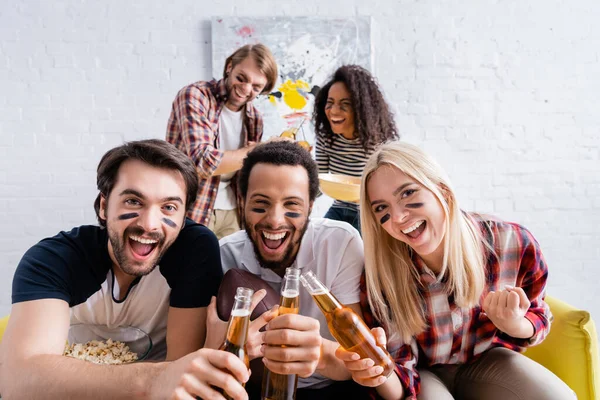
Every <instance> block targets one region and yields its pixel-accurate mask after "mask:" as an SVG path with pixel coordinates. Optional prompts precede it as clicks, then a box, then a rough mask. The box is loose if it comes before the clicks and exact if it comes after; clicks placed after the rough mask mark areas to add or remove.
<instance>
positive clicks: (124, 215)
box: [118, 213, 140, 220]
mask: <svg viewBox="0 0 600 400" xmlns="http://www.w3.org/2000/svg"><path fill="white" fill-rule="evenodd" d="M139 216H140V214H138V213H129V214H122V215H119V217H118V218H119V219H120V220H125V219H132V218H137V217H139Z"/></svg>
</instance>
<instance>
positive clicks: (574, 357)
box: [525, 296, 600, 400]
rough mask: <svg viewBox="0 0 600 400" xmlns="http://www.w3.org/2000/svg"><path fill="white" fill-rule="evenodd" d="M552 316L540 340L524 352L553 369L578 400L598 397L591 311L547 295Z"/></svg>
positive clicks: (599, 388)
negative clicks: (546, 330) (546, 333)
mask: <svg viewBox="0 0 600 400" xmlns="http://www.w3.org/2000/svg"><path fill="white" fill-rule="evenodd" d="M546 303H548V306H550V310H551V311H552V315H553V317H554V320H553V321H552V325H551V328H550V333H549V334H548V336H547V337H546V340H544V342H542V343H541V344H539V345H537V346H534V347H531V348H529V349H527V351H526V352H525V355H526V356H527V357H529V358H531V359H532V360H534V361H536V362H538V363H540V364H542V365H543V366H545V367H546V368H548V369H549V370H550V371H552V372H554V374H556V375H557V376H558V377H559V378H560V379H562V380H563V381H564V382H565V383H566V384H567V385H569V387H570V388H571V389H573V390H574V391H575V393H576V394H577V398H578V399H579V400H596V399H597V398H600V397H598V396H600V370H599V368H600V360H599V355H598V334H597V332H596V326H595V324H594V321H593V320H592V319H591V317H590V313H589V312H587V311H584V310H578V309H576V308H575V307H573V306H571V305H569V304H567V303H565V302H563V301H561V300H558V299H556V298H553V297H551V296H546Z"/></svg>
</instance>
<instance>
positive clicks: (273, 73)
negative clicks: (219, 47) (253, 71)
mask: <svg viewBox="0 0 600 400" xmlns="http://www.w3.org/2000/svg"><path fill="white" fill-rule="evenodd" d="M250 56H251V57H252V59H253V60H254V62H256V65H257V66H258V69H259V70H260V72H262V73H263V75H264V76H265V77H266V78H267V84H266V85H265V87H264V88H263V90H262V92H261V93H269V92H270V91H272V90H273V87H274V86H275V82H276V81H277V63H276V62H275V58H274V57H273V53H271V50H269V48H268V47H267V46H265V45H264V44H260V43H258V44H247V45H245V46H242V47H240V48H239V49H237V50H236V51H234V52H233V54H232V55H230V56H229V57H227V60H225V67H223V78H227V75H228V72H227V69H228V67H229V65H230V64H231V68H232V69H233V68H235V66H236V65H238V64H239V63H241V62H242V61H244V60H245V59H246V58H248V57H250Z"/></svg>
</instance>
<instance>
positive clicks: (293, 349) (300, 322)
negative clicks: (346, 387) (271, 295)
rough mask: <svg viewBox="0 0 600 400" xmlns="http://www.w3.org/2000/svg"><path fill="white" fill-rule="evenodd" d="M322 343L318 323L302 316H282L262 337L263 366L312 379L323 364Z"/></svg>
mask: <svg viewBox="0 0 600 400" xmlns="http://www.w3.org/2000/svg"><path fill="white" fill-rule="evenodd" d="M321 341H322V339H321V334H320V333H319V321H317V320H316V319H314V318H310V317H305V316H303V315H298V314H284V315H280V316H278V317H275V318H274V319H273V320H272V321H270V322H269V323H268V324H267V326H266V331H265V332H263V333H262V343H263V346H262V348H261V353H262V354H263V362H264V363H265V365H266V366H267V368H269V369H270V370H271V371H272V372H275V373H278V374H284V375H288V374H297V375H298V376H301V377H303V378H306V377H309V376H311V375H312V374H313V373H314V372H315V369H316V368H317V365H318V364H319V359H320V357H321ZM283 346H285V347H283Z"/></svg>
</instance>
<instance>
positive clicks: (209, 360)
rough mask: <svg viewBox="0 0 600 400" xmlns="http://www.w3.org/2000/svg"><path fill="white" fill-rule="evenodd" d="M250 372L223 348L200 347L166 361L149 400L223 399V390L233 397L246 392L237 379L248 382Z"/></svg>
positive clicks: (242, 396) (241, 399)
mask: <svg viewBox="0 0 600 400" xmlns="http://www.w3.org/2000/svg"><path fill="white" fill-rule="evenodd" d="M249 377H250V371H249V370H248V368H246V365H245V364H244V362H243V361H242V360H240V359H239V358H238V357H237V356H235V355H233V354H231V353H228V352H226V351H220V350H214V349H200V350H198V351H196V352H194V353H192V354H188V355H187V356H185V357H182V358H180V359H179V360H177V361H174V362H172V363H170V364H169V365H168V366H167V367H166V368H165V370H164V371H163V372H162V373H161V374H160V375H159V376H158V377H157V379H156V380H155V381H154V384H153V386H152V388H151V395H152V398H153V399H157V400H158V399H161V400H162V399H171V400H175V399H186V400H187V399H195V398H196V397H201V398H204V399H225V397H223V396H222V395H221V394H220V393H219V392H218V391H217V389H223V390H224V391H225V392H226V393H227V394H228V395H229V396H231V397H232V398H233V399H236V400H246V399H247V398H248V394H247V393H246V390H244V388H243V386H242V384H241V383H240V382H244V383H245V382H246V381H248V378H249Z"/></svg>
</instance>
